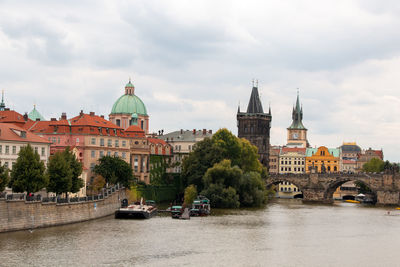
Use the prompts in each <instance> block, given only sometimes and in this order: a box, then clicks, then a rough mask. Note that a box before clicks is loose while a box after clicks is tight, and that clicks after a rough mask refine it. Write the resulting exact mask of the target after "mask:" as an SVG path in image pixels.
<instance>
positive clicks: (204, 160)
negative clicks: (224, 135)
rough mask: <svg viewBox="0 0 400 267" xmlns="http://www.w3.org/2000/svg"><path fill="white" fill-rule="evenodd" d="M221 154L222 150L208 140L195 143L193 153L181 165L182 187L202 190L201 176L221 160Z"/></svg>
mask: <svg viewBox="0 0 400 267" xmlns="http://www.w3.org/2000/svg"><path fill="white" fill-rule="evenodd" d="M222 152H223V151H222V148H221V147H218V146H215V145H214V143H213V140H211V139H210V138H205V139H204V140H202V141H200V142H197V143H196V145H195V146H194V150H193V152H191V153H190V154H189V156H188V157H186V158H185V159H184V160H183V163H182V179H183V184H184V186H185V187H186V186H188V185H190V184H193V185H195V186H196V187H197V189H198V190H199V191H201V190H203V181H202V179H203V176H204V174H205V173H206V171H207V170H208V168H211V167H212V166H214V164H215V163H218V162H220V161H221V160H222V159H223V155H222Z"/></svg>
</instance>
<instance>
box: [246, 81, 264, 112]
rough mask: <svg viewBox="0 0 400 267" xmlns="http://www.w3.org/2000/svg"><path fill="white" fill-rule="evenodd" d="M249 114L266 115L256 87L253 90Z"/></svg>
mask: <svg viewBox="0 0 400 267" xmlns="http://www.w3.org/2000/svg"><path fill="white" fill-rule="evenodd" d="M247 113H264V111H263V107H262V104H261V100H260V96H259V95H258V88H257V87H255V86H253V89H252V90H251V95H250V100H249V105H248V106H247Z"/></svg>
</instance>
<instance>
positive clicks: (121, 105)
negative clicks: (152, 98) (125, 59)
mask: <svg viewBox="0 0 400 267" xmlns="http://www.w3.org/2000/svg"><path fill="white" fill-rule="evenodd" d="M134 90H135V87H134V86H133V84H132V83H131V80H130V79H129V82H128V83H127V84H126V86H125V94H124V95H123V96H121V97H120V98H118V100H117V101H116V102H115V103H114V105H113V107H112V110H111V114H131V115H134V114H136V115H135V116H136V118H137V116H138V115H143V116H147V110H146V106H145V105H144V103H143V101H142V100H141V99H140V98H139V97H137V96H136V95H135V93H134Z"/></svg>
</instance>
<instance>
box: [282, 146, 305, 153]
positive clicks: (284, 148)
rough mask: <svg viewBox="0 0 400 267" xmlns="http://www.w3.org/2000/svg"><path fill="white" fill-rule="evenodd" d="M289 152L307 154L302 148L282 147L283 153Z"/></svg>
mask: <svg viewBox="0 0 400 267" xmlns="http://www.w3.org/2000/svg"><path fill="white" fill-rule="evenodd" d="M287 152H299V153H303V154H305V153H306V148H302V147H282V150H281V153H287Z"/></svg>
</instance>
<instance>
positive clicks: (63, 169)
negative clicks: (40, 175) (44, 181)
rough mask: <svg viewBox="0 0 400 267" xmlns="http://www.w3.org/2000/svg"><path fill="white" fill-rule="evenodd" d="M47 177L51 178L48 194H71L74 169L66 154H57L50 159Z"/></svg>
mask: <svg viewBox="0 0 400 267" xmlns="http://www.w3.org/2000/svg"><path fill="white" fill-rule="evenodd" d="M47 175H48V176H49V184H48V186H47V191H48V192H54V193H56V194H57V195H60V194H62V193H66V194H67V193H68V192H70V190H71V186H72V169H71V167H70V165H69V162H68V161H67V159H66V158H65V153H64V152H56V153H55V154H54V155H52V156H51V157H50V158H49V162H48V164H47Z"/></svg>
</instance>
